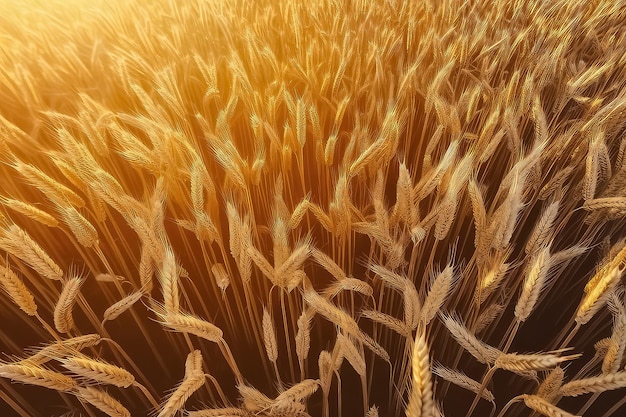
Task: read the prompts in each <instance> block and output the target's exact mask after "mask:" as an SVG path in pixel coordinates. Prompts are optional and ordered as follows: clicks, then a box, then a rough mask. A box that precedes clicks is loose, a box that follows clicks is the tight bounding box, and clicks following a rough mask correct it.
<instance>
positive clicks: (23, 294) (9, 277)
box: [0, 265, 37, 316]
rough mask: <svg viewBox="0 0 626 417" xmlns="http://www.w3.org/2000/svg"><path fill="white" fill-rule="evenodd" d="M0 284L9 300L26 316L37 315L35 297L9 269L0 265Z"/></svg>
mask: <svg viewBox="0 0 626 417" xmlns="http://www.w3.org/2000/svg"><path fill="white" fill-rule="evenodd" d="M0 282H1V283H2V287H3V288H4V290H5V291H6V293H7V294H8V295H9V297H10V298H11V300H12V301H13V302H14V303H15V304H16V305H17V306H18V307H19V308H20V309H21V310H22V311H23V312H24V313H26V314H28V315H29V316H34V315H35V314H37V304H36V303H35V297H33V294H32V293H31V292H30V291H29V290H28V288H26V285H24V283H23V282H22V280H21V279H20V278H19V277H18V276H17V274H16V273H15V272H13V271H12V270H11V269H10V268H8V267H5V266H2V265H0Z"/></svg>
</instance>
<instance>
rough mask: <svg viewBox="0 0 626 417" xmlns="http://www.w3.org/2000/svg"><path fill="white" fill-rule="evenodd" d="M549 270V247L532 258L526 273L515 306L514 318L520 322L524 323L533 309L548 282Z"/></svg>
mask: <svg viewBox="0 0 626 417" xmlns="http://www.w3.org/2000/svg"><path fill="white" fill-rule="evenodd" d="M549 270H550V245H548V246H546V247H544V248H543V249H541V251H540V252H539V253H538V254H537V255H535V256H534V258H533V259H532V261H531V263H530V267H529V268H528V272H527V273H526V277H525V279H524V283H523V284H522V292H521V294H520V297H519V299H518V300H517V304H516V305H515V317H516V318H517V320H519V321H520V322H523V321H526V319H527V318H528V316H530V313H531V312H532V311H533V309H534V308H535V305H536V304H537V300H538V299H539V294H540V293H541V291H542V290H543V289H544V287H545V285H546V283H547V282H548V273H549Z"/></svg>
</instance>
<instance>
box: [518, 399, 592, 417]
mask: <svg viewBox="0 0 626 417" xmlns="http://www.w3.org/2000/svg"><path fill="white" fill-rule="evenodd" d="M522 398H523V400H524V404H526V406H527V407H528V408H530V409H531V410H533V411H536V412H538V413H540V414H543V415H544V416H546V417H580V416H575V415H573V414H571V413H568V412H567V411H565V410H561V409H560V408H558V407H557V406H555V405H552V404H550V403H549V402H547V401H546V400H544V399H543V398H541V397H538V396H536V395H523V396H522Z"/></svg>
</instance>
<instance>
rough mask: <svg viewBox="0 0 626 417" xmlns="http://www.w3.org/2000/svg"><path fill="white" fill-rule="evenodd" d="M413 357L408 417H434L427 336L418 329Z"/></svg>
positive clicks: (407, 409)
mask: <svg viewBox="0 0 626 417" xmlns="http://www.w3.org/2000/svg"><path fill="white" fill-rule="evenodd" d="M411 357H412V359H411V368H412V375H413V377H412V383H411V394H409V403H408V405H407V408H406V417H432V416H433V415H434V413H435V411H434V409H435V403H434V402H433V387H432V382H431V372H430V359H429V357H428V344H427V342H426V336H425V335H424V334H423V333H422V332H421V331H420V330H419V329H418V332H417V335H416V336H415V343H414V345H413V354H412V356H411Z"/></svg>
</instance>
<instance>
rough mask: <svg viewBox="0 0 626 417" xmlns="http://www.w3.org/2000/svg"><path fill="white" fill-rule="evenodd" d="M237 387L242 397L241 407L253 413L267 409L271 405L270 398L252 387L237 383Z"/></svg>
mask: <svg viewBox="0 0 626 417" xmlns="http://www.w3.org/2000/svg"><path fill="white" fill-rule="evenodd" d="M237 389H238V390H239V394H240V395H241V397H242V398H243V408H245V409H246V410H247V411H250V412H253V413H254V412H259V411H263V410H268V409H269V408H270V407H271V406H272V400H270V399H269V398H268V397H267V396H266V395H265V394H263V393H262V392H260V391H258V390H257V389H255V388H253V387H249V386H247V385H243V384H239V385H237Z"/></svg>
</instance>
